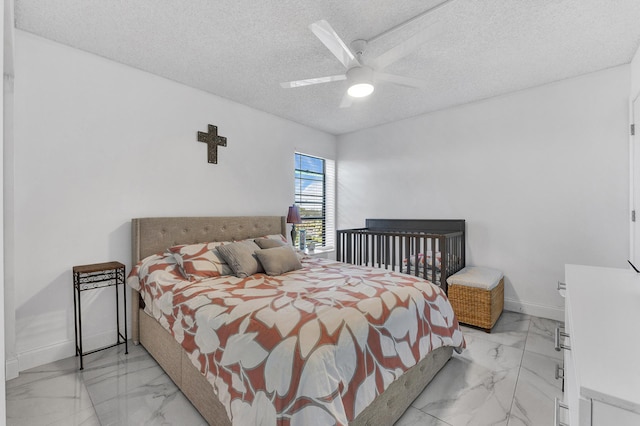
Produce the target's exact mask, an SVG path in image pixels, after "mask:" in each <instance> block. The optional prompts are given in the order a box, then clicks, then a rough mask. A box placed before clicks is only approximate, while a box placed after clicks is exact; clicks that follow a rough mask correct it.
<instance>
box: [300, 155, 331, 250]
mask: <svg viewBox="0 0 640 426" xmlns="http://www.w3.org/2000/svg"><path fill="white" fill-rule="evenodd" d="M303 158H310V159H314V160H320V161H321V162H322V171H321V172H318V171H315V170H309V169H304V168H302V164H303V161H302V159H303ZM298 165H300V168H299V167H298ZM293 175H294V202H295V204H297V205H298V208H299V209H300V219H301V220H302V223H301V224H299V225H298V226H297V229H310V228H313V227H314V225H311V226H305V224H309V223H312V222H316V221H319V222H320V233H321V235H320V238H319V239H320V241H318V240H317V239H312V241H315V242H316V244H317V245H319V246H320V247H326V245H327V240H328V238H327V231H328V230H327V159H325V158H322V157H318V156H315V155H309V154H305V153H302V152H297V151H296V152H295V153H294V172H293ZM302 175H309V176H316V177H321V180H322V194H321V202H320V203H318V202H312V201H304V197H305V196H306V197H310V195H309V194H306V195H305V194H303V192H302V191H303V189H302V182H303V181H305V180H306V181H310V182H313V181H316V182H317V181H320V179H304V178H302V177H301V176H302ZM311 197H315V195H311ZM305 205H307V206H309V205H315V206H318V205H319V206H320V212H321V214H320V216H317V215H316V216H305V209H304V207H305ZM307 211H308V209H307ZM309 239H310V237H309V235H307V243H308V242H309Z"/></svg>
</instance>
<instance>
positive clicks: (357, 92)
mask: <svg viewBox="0 0 640 426" xmlns="http://www.w3.org/2000/svg"><path fill="white" fill-rule="evenodd" d="M374 89H375V88H374V87H373V84H370V83H356V84H353V85H351V86H350V87H349V89H348V90H347V93H348V94H349V96H351V97H353V98H364V97H367V96H369V95H370V94H372V93H373V90H374Z"/></svg>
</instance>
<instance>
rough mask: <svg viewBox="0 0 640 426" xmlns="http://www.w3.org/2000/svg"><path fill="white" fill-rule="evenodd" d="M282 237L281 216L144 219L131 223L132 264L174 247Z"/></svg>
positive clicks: (284, 224)
mask: <svg viewBox="0 0 640 426" xmlns="http://www.w3.org/2000/svg"><path fill="white" fill-rule="evenodd" d="M270 234H282V235H285V236H286V235H287V234H286V223H285V217H284V216H235V217H148V218H139V219H132V220H131V243H132V244H131V248H132V259H131V260H132V261H133V262H132V265H135V264H136V263H138V262H139V261H140V260H141V259H144V258H145V257H147V256H149V255H152V254H154V253H160V252H162V251H164V250H165V249H167V248H168V247H172V246H175V245H178V244H195V243H204V242H211V241H234V240H244V239H246V238H252V237H262V236H264V235H270Z"/></svg>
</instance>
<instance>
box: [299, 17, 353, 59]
mask: <svg viewBox="0 0 640 426" xmlns="http://www.w3.org/2000/svg"><path fill="white" fill-rule="evenodd" d="M309 28H310V29H311V31H312V32H313V33H314V34H315V35H316V37H318V38H319V39H320V41H321V42H322V44H324V45H325V46H327V49H329V50H330V51H331V53H333V54H334V56H335V57H336V58H338V60H339V61H340V62H341V63H342V65H344V67H345V68H347V69H349V68H351V67H352V66H353V65H360V62H358V60H357V59H356V57H355V55H354V54H353V53H352V52H351V50H349V48H348V47H347V45H346V44H344V41H342V39H341V38H340V36H339V35H338V34H337V33H336V32H335V31H334V29H333V28H332V27H331V25H329V23H328V22H327V21H325V20H324V19H322V20H320V21H317V22H314V23H313V24H311V25H309Z"/></svg>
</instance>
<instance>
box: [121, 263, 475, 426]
mask: <svg viewBox="0 0 640 426" xmlns="http://www.w3.org/2000/svg"><path fill="white" fill-rule="evenodd" d="M302 264H303V269H301V270H297V271H293V272H289V273H286V274H283V275H280V276H275V277H270V276H267V275H264V274H256V275H253V276H250V277H248V278H236V277H234V276H222V277H218V278H209V279H203V280H198V281H195V282H193V281H191V282H190V281H185V279H184V277H183V276H182V274H181V272H180V269H179V268H178V266H177V264H176V263H175V260H173V258H172V257H171V256H170V255H154V256H150V257H148V258H146V259H145V260H143V261H142V262H140V263H139V264H138V265H136V267H135V268H134V270H133V271H132V273H131V274H130V276H129V279H128V284H129V285H130V286H131V287H133V288H135V289H136V290H138V291H140V293H141V295H142V297H143V299H144V301H145V304H146V307H145V310H146V311H147V313H149V314H150V315H152V316H154V317H155V318H156V319H157V320H158V321H159V322H160V324H162V326H163V327H164V328H165V329H167V331H169V332H170V333H171V334H172V335H173V336H174V337H175V339H176V340H177V341H178V342H179V343H180V344H181V345H182V347H183V348H184V349H185V350H186V351H187V353H188V354H189V356H190V359H191V361H192V362H193V364H194V365H195V366H196V367H197V368H198V369H199V370H200V371H201V372H202V374H203V375H205V376H206V378H207V379H208V380H209V381H210V382H211V384H212V385H213V387H214V390H215V392H216V394H217V396H218V398H219V400H220V401H221V402H222V404H223V405H224V406H225V408H226V410H227V414H228V416H229V418H230V419H231V420H232V422H233V424H234V425H248V424H279V425H310V424H339V425H345V424H348V423H349V422H350V421H351V420H353V419H354V418H355V417H356V416H357V415H358V414H359V413H360V412H362V410H363V409H364V408H365V407H366V406H367V405H369V404H370V403H371V402H372V401H373V400H374V398H375V397H376V396H377V395H379V394H380V393H382V392H383V391H384V390H385V389H386V388H387V387H388V386H389V385H390V384H391V383H392V382H393V381H394V380H395V379H396V378H398V377H399V376H400V375H402V374H403V372H405V371H406V370H407V369H409V368H410V367H412V366H413V365H415V364H416V363H417V362H418V361H420V360H421V359H422V358H424V357H425V356H426V355H427V354H428V353H429V352H430V351H432V350H434V349H436V348H439V347H441V346H453V347H454V348H456V349H462V348H463V347H464V345H465V343H464V339H463V336H462V332H461V331H460V327H459V325H458V321H457V319H456V317H455V315H454V313H453V310H452V308H451V305H450V304H449V301H448V300H447V298H446V296H445V295H444V293H443V292H442V290H440V288H439V287H436V286H434V285H432V284H431V283H429V282H427V281H424V280H422V279H420V278H418V277H415V276H409V275H404V274H399V273H396V272H392V271H387V270H382V269H375V268H370V267H364V266H356V265H348V264H344V263H337V262H334V261H328V260H324V259H314V258H305V259H303V261H302Z"/></svg>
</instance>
